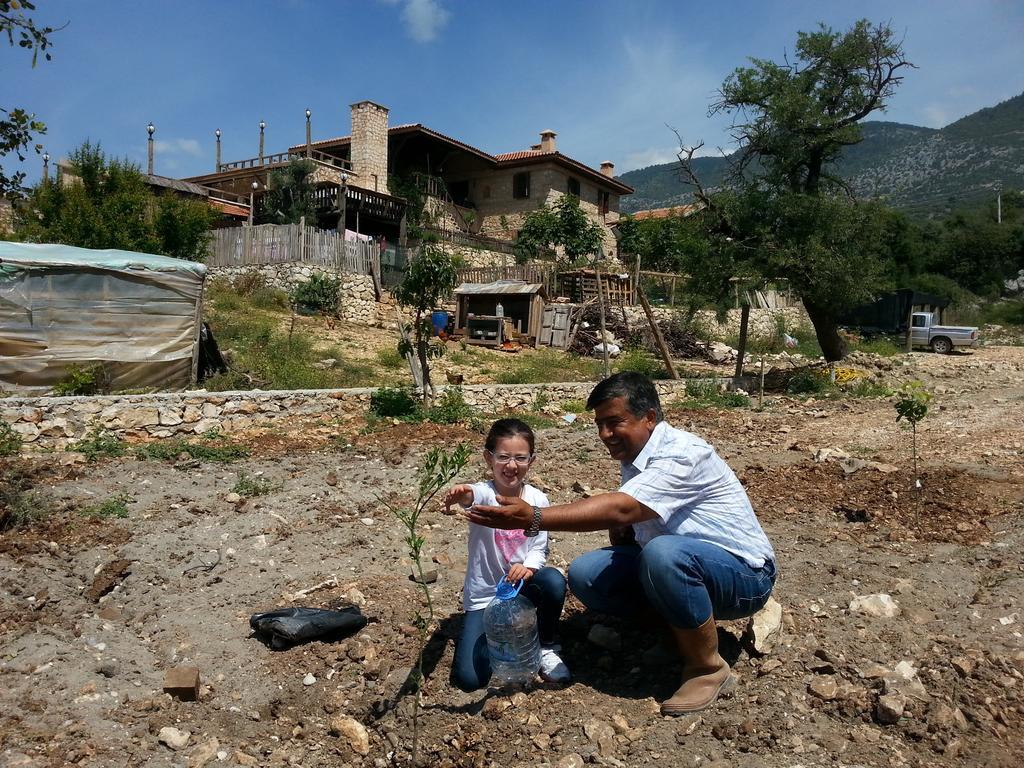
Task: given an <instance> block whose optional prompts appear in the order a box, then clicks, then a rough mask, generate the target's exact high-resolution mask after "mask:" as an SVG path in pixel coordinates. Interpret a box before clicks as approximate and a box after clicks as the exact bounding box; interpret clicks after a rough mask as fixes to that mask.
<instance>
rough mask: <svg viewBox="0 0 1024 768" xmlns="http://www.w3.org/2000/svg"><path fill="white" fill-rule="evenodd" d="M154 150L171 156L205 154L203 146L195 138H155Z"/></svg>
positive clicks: (198, 155) (197, 155)
mask: <svg viewBox="0 0 1024 768" xmlns="http://www.w3.org/2000/svg"><path fill="white" fill-rule="evenodd" d="M153 151H154V152H156V153H157V154H159V155H166V156H169V157H174V156H176V155H188V156H189V157H202V156H203V148H202V147H201V146H200V145H199V142H198V141H196V140H195V139H154V141H153Z"/></svg>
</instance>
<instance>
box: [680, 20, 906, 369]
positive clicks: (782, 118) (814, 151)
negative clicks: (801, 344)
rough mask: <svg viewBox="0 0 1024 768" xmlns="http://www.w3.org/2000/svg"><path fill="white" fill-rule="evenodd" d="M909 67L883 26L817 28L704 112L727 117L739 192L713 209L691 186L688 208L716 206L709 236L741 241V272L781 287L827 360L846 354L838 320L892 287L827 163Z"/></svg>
mask: <svg viewBox="0 0 1024 768" xmlns="http://www.w3.org/2000/svg"><path fill="white" fill-rule="evenodd" d="M912 66H913V65H912V64H911V63H910V62H909V61H907V60H906V58H905V56H904V53H903V47H902V43H901V42H900V40H899V39H898V38H897V37H896V35H895V34H894V32H893V30H892V28H891V27H890V26H889V25H887V24H880V25H873V24H871V23H870V22H868V21H866V20H861V21H858V22H857V23H856V24H854V25H853V27H852V28H850V29H849V30H848V31H846V32H836V31H834V30H832V29H829V28H827V27H825V26H824V25H820V26H819V28H818V29H817V30H816V31H814V32H809V33H808V32H799V33H798V34H797V44H796V47H795V50H794V56H793V58H792V59H787V60H785V61H784V62H783V63H781V64H780V63H776V62H772V61H767V60H764V59H752V60H751V66H749V67H740V68H738V69H736V70H735V71H734V72H733V73H732V74H731V75H730V76H729V77H728V78H726V80H725V82H724V83H723V85H722V88H721V90H720V92H719V96H718V99H717V100H716V101H715V102H714V103H713V104H712V106H711V113H712V114H726V115H730V116H731V117H732V118H733V124H732V135H733V138H734V139H735V140H736V142H737V143H738V144H739V151H738V152H737V153H736V160H735V161H734V166H733V168H732V173H731V179H730V182H731V184H732V185H733V186H734V187H735V188H737V189H739V190H740V193H739V194H738V195H736V196H735V198H733V200H732V201H731V202H732V205H729V206H722V205H721V204H719V203H718V202H716V201H715V200H713V199H712V198H711V196H710V195H708V194H706V193H705V192H704V190H703V189H702V188H701V187H700V186H699V184H698V186H697V190H698V191H697V197H698V200H700V202H702V203H703V204H705V206H707V207H710V208H711V209H712V210H715V209H718V212H717V214H716V215H715V216H713V217H712V220H713V222H714V226H715V227H717V228H718V230H719V231H724V232H727V233H729V234H730V235H731V236H732V237H733V238H734V240H741V241H743V242H745V243H746V244H747V246H748V247H749V254H750V259H749V262H750V264H751V265H752V267H753V269H752V270H751V271H756V272H759V273H761V274H763V275H765V276H768V277H773V278H786V279H788V280H789V283H790V285H791V287H792V288H793V290H794V291H795V292H796V293H798V295H800V297H801V299H802V301H803V303H804V307H805V308H806V309H807V314H808V316H809V317H810V319H811V322H812V323H813V325H814V328H815V332H816V334H817V337H818V342H819V344H820V346H821V348H822V351H823V353H824V355H825V358H826V359H827V360H829V361H834V360H839V359H841V358H842V357H843V356H845V354H846V344H845V341H844V340H843V339H842V337H841V336H839V333H838V330H837V321H838V318H839V317H840V316H841V315H842V314H843V313H844V312H845V311H846V310H847V309H849V308H851V307H852V306H855V305H856V304H858V303H860V302H862V301H863V300H865V299H866V298H870V296H871V295H872V294H873V293H874V292H876V291H878V290H880V289H882V288H883V287H886V286H887V285H888V282H887V281H888V280H889V279H891V264H890V263H889V262H888V261H887V260H886V259H887V256H888V253H887V251H886V249H885V247H884V242H883V239H882V237H881V225H880V221H879V220H880V218H881V212H880V210H879V209H878V208H877V207H873V206H864V205H858V204H857V203H856V202H854V201H853V199H852V197H851V195H850V190H849V188H848V186H847V185H846V184H845V183H844V182H843V180H842V179H841V178H839V177H838V176H837V175H836V174H835V173H834V168H833V163H834V162H835V161H836V159H837V158H838V157H839V154H840V153H841V151H842V149H843V148H844V147H846V146H850V145H853V144H856V143H858V142H860V141H861V139H862V134H861V128H860V121H861V120H863V119H864V118H866V117H867V116H868V115H870V114H871V113H872V112H874V111H876V110H880V109H884V108H885V106H886V104H887V102H888V100H889V99H890V98H891V97H892V95H893V93H894V92H895V89H896V88H897V86H898V85H899V84H900V82H901V81H902V79H903V72H904V71H905V69H906V68H907V67H912ZM692 159H693V151H692V150H690V151H689V152H686V151H684V152H683V153H681V161H682V163H683V170H684V173H685V174H687V175H688V176H689V177H690V179H691V180H692V181H696V179H695V175H694V174H693V165H692ZM753 206H756V207H753ZM861 227H867V228H868V231H867V232H863V233H862V231H861V229H860V228H861Z"/></svg>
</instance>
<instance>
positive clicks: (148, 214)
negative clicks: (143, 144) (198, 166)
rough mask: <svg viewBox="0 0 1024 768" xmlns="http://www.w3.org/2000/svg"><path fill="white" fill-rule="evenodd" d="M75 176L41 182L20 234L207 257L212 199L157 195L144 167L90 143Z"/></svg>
mask: <svg viewBox="0 0 1024 768" xmlns="http://www.w3.org/2000/svg"><path fill="white" fill-rule="evenodd" d="M69 159H70V165H71V170H72V172H73V174H74V177H75V178H74V179H73V180H70V181H69V183H63V184H56V183H54V182H52V181H51V182H49V183H47V182H43V183H40V184H39V185H37V186H36V187H35V188H34V189H33V190H32V193H31V195H30V196H29V198H28V200H27V201H26V202H25V204H24V205H23V206H21V208H20V210H19V221H18V223H17V225H16V227H15V235H16V236H17V237H18V238H19V239H21V240H26V241H30V242H40V243H64V244H66V245H77V246H80V247H82V248H119V249H122V250H127V251H141V252H143V253H160V254H164V255H166V256H174V257H176V258H183V259H193V260H196V261H202V259H203V258H204V257H205V255H206V246H207V243H208V241H209V236H210V235H209V229H210V227H211V226H212V223H213V219H214V215H213V212H212V211H211V210H210V208H209V207H208V206H207V205H206V203H204V202H202V201H199V200H194V199H186V198H179V197H176V196H175V195H174V194H173V193H170V192H168V193H167V194H164V195H160V196H156V195H154V194H153V193H152V192H151V191H150V189H149V186H148V185H147V184H146V180H145V178H144V177H143V175H142V174H141V173H140V172H139V169H138V168H137V167H135V166H134V165H132V164H131V163H129V162H128V161H127V160H118V159H116V158H107V157H106V155H105V154H104V153H103V150H102V149H101V148H100V146H99V145H98V144H92V143H90V142H88V141H87V142H85V143H84V144H82V145H81V146H80V147H78V149H76V150H75V151H74V152H72V153H71V157H70V158H69Z"/></svg>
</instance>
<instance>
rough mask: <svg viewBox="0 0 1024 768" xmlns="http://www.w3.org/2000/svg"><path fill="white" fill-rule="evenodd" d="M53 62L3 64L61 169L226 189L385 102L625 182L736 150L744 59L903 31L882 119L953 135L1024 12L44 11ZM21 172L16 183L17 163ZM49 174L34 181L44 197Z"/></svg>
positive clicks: (746, 5) (758, 6)
mask: <svg viewBox="0 0 1024 768" xmlns="http://www.w3.org/2000/svg"><path fill="white" fill-rule="evenodd" d="M35 17H36V18H37V20H38V21H41V22H44V23H47V24H50V25H52V26H60V25H61V24H64V23H65V22H67V26H66V27H65V28H64V29H62V30H61V31H59V32H57V33H55V34H54V35H53V38H52V39H53V50H52V52H53V60H52V61H50V62H45V61H40V63H39V64H38V65H37V66H36V67H35V68H34V69H32V68H31V66H30V63H31V62H30V59H29V57H28V56H27V55H25V54H24V53H23V52H21V51H19V50H18V49H15V48H8V47H7V46H3V47H2V49H0V71H2V72H3V84H4V88H3V98H2V100H0V103H2V105H3V106H5V107H10V106H14V105H17V106H22V107H25V108H26V109H29V110H30V111H33V112H35V113H36V115H37V116H38V117H39V118H40V119H42V120H43V121H44V122H45V123H47V125H48V126H49V133H48V135H47V136H45V137H43V143H44V144H45V146H46V148H47V150H48V151H49V152H50V154H51V155H52V156H53V157H60V156H63V155H65V154H67V153H68V152H69V151H70V150H72V149H73V148H74V147H76V146H78V145H79V144H80V143H81V142H82V141H83V140H84V139H86V138H89V139H92V140H93V141H99V142H101V144H102V146H103V148H104V149H105V150H106V151H107V152H108V154H114V155H117V156H121V157H128V158H129V159H131V160H132V161H134V162H137V163H139V164H140V165H142V166H144V165H145V159H146V130H145V126H146V123H147V122H149V121H153V123H154V124H155V125H156V128H157V130H156V136H155V138H156V139H157V142H158V143H157V145H156V149H157V152H156V172H157V173H163V174H166V175H169V176H187V175H192V174H197V173H203V172H205V171H207V170H212V168H213V164H214V135H213V132H214V129H216V128H220V129H221V131H222V132H223V159H224V160H232V159H242V158H246V157H254V156H255V155H256V154H257V148H258V136H259V129H258V124H259V121H260V120H261V119H262V120H265V121H266V123H267V129H266V149H267V152H272V151H280V150H283V149H285V148H286V147H287V146H288V145H289V144H295V143H300V142H302V141H303V140H304V131H305V129H304V120H305V118H304V110H305V109H306V108H307V107H308V108H309V109H311V110H312V112H313V138H314V140H316V139H322V138H328V137H330V136H340V135H346V134H348V132H349V125H350V122H349V109H348V105H349V104H350V103H352V102H354V101H359V100H362V99H371V100H373V101H376V102H379V103H381V104H384V105H385V106H387V107H389V108H390V109H391V124H392V125H397V124H399V123H413V122H419V123H423V124H425V125H427V126H429V127H431V128H433V129H435V130H438V131H441V132H443V133H446V134H448V135H450V136H454V137H456V138H458V139H461V140H463V141H465V142H467V143H469V144H472V145H474V146H477V147H480V148H481V149H483V150H485V151H488V152H492V153H497V152H508V151H514V150H517V149H526V148H527V147H528V146H529V145H530V144H532V143H535V142H536V141H538V133H539V131H541V130H542V129H545V128H551V129H553V130H555V131H557V132H558V148H559V149H560V150H561V151H562V152H564V153H566V154H568V155H570V156H572V157H575V158H577V159H579V160H581V161H583V162H585V163H588V164H589V165H592V166H595V167H596V166H597V165H598V164H599V163H600V162H601V161H602V160H612V161H613V162H615V164H616V171H617V172H619V173H621V172H624V171H626V170H630V169H632V168H637V167H643V166H645V165H650V164H652V163H657V162H668V161H670V160H672V159H673V157H674V151H675V150H674V148H675V145H676V141H675V136H674V135H673V133H672V131H671V130H670V129H669V127H667V126H672V127H674V128H676V129H678V130H679V132H680V134H681V135H682V136H683V138H684V139H685V140H686V141H687V142H688V143H696V142H697V141H700V140H703V141H704V142H706V145H707V146H708V147H709V148H714V147H719V146H727V142H728V137H727V134H726V131H725V127H726V126H725V124H724V122H723V120H722V119H721V118H719V119H714V120H712V119H709V118H708V117H707V106H708V103H709V101H710V100H711V98H712V96H713V95H714V92H715V90H716V88H717V87H718V86H719V85H720V84H721V82H722V80H723V79H724V78H725V77H726V75H728V74H729V73H730V72H731V71H732V70H733V68H735V67H737V66H740V65H743V64H745V63H746V57H748V56H757V57H764V58H775V59H779V58H781V57H782V56H783V54H784V53H785V51H786V50H792V47H793V44H794V42H795V39H796V31H797V30H809V29H812V28H814V26H815V25H816V24H817V22H819V21H823V22H825V23H827V24H829V25H831V26H833V27H835V28H846V27H848V26H849V25H850V24H851V23H852V22H853V21H854V20H856V19H858V18H862V17H863V18H868V19H871V20H872V21H888V22H890V23H891V24H892V25H893V27H894V28H895V29H897V30H898V31H899V32H900V33H901V34H902V35H904V36H905V48H906V51H907V54H908V57H909V58H910V60H911V61H913V62H914V63H915V64H917V65H918V67H919V68H918V69H916V70H912V71H910V72H908V73H907V77H906V80H905V81H904V83H903V85H902V86H901V88H900V89H899V91H898V92H897V94H896V96H895V98H894V99H893V100H892V103H891V105H890V107H889V110H888V112H887V113H886V114H885V115H883V116H880V119H889V120H896V121H900V122H907V123H914V124H917V125H927V126H932V127H941V126H943V125H945V124H947V123H949V122H951V121H953V120H955V119H957V118H959V117H962V116H963V115H965V114H968V113H970V112H973V111H975V110H977V109H979V108H981V107H985V106H991V105H993V104H995V103H997V102H999V101H1002V100H1004V99H1007V98H1010V97H1011V96H1014V95H1017V94H1019V93H1020V92H1021V91H1024V46H1022V45H1021V43H1020V41H1021V39H1024V3H1021V2H1019V0H1013V1H1011V0H969V1H964V0H959V1H956V2H953V1H947V0H922V1H921V2H911V1H909V0H906V1H903V0H895V1H894V0H889V1H888V2H873V1H871V2H868V1H861V2H839V1H838V0H831V1H830V0H817V2H804V1H803V0H789V1H787V2H782V1H781V0H780V1H778V2H766V1H762V2H754V1H753V0H737V1H736V2H729V0H725V2H718V3H710V2H700V3H697V2H691V1H690V0H685V1H683V0H675V1H672V0H634V1H632V2H631V1H630V0H619V1H618V2H606V1H605V0H580V1H577V0H546V1H535V0H517V1H516V2H512V1H511V0H509V1H505V0H333V1H329V0H281V1H280V2H270V1H269V0H246V1H242V0H218V1H217V2H210V0H204V1H202V2H199V1H196V0H176V1H175V2H171V0H164V1H159V2H158V1H157V0H135V2H121V1H119V0H99V1H98V2H85V0H74V1H72V0H37V11H36V13H35ZM4 165H5V168H7V169H8V170H11V169H12V168H11V166H13V163H12V160H11V158H10V157H8V158H6V159H5V161H4ZM40 168H41V163H40V161H38V160H37V159H36V158H34V157H33V158H32V159H31V161H30V163H29V164H28V165H27V170H28V171H29V178H30V180H34V179H37V178H38V176H39V175H40Z"/></svg>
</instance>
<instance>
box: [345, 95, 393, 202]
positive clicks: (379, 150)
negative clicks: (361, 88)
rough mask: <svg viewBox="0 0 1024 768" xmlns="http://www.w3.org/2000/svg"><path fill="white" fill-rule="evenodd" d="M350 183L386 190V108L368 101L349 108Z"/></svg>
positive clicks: (377, 190)
mask: <svg viewBox="0 0 1024 768" xmlns="http://www.w3.org/2000/svg"><path fill="white" fill-rule="evenodd" d="M349 157H350V158H351V159H352V170H353V172H354V173H355V174H356V175H357V178H356V179H354V180H353V183H354V184H355V185H356V186H358V187H362V188H363V189H372V190H374V191H376V192H383V193H384V194H390V192H389V191H388V108H387V107H382V106H381V105H380V104H375V103H374V102H372V101H357V102H356V103H355V104H353V105H352V144H351V146H350V150H349Z"/></svg>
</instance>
